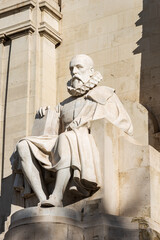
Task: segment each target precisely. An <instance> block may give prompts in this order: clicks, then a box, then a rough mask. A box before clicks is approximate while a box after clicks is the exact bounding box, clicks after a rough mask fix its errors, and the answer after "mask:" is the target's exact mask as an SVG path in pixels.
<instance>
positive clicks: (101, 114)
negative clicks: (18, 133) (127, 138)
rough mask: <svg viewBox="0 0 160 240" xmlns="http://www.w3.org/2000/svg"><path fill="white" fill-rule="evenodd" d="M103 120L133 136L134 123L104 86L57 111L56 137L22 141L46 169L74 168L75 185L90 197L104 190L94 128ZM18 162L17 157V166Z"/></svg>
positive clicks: (54, 121)
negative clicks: (92, 126)
mask: <svg viewBox="0 0 160 240" xmlns="http://www.w3.org/2000/svg"><path fill="white" fill-rule="evenodd" d="M102 118H105V119H106V120H108V121H109V122H111V123H112V124H113V125H115V126H117V127H119V128H120V129H122V130H124V131H125V132H126V133H128V134H132V131H133V129H132V124H131V120H130V118H129V116H128V114H127V112H126V110H125V109H124V107H123V105H122V103H121V102H120V100H119V99H118V97H117V95H116V94H115V93H114V90H113V89H111V88H109V87H105V86H100V87H95V88H94V89H92V90H90V91H89V92H88V93H87V94H86V95H84V96H81V97H70V98H68V99H66V100H65V101H63V102H62V103H60V104H59V105H58V106H57V107H56V108H55V112H54V117H53V121H52V129H53V132H54V135H49V136H38V137H36V136H31V137H26V138H23V139H21V140H24V139H25V140H26V141H27V143H28V145H29V146H30V149H31V152H32V153H33V155H34V157H35V159H37V161H39V163H40V165H41V166H42V167H43V168H44V169H47V170H49V171H53V172H56V171H57V170H60V169H62V168H67V167H70V168H71V170H72V172H73V175H72V176H73V180H74V184H75V185H76V186H77V187H78V189H81V190H82V191H81V193H82V192H83V193H84V195H85V194H86V195H87V193H90V191H95V190H97V189H98V188H99V187H100V186H101V172H100V159H99V153H98V150H97V147H96V144H95V141H94V139H93V136H92V132H90V126H91V122H92V121H94V120H98V119H102ZM21 140H20V141H21ZM16 161H18V156H17V155H16V154H15V158H14V163H15V162H16ZM83 189H84V191H83Z"/></svg>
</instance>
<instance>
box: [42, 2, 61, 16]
mask: <svg viewBox="0 0 160 240" xmlns="http://www.w3.org/2000/svg"><path fill="white" fill-rule="evenodd" d="M39 8H40V9H41V11H45V12H47V13H48V14H50V15H51V16H52V17H54V18H56V19H57V20H61V19H62V14H61V13H60V12H59V11H57V9H55V8H54V7H52V6H51V5H50V4H49V3H48V2H47V1H43V2H40V3H39Z"/></svg>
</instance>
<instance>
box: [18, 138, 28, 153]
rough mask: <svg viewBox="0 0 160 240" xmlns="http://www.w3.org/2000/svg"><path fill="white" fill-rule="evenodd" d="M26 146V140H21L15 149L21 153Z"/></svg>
mask: <svg viewBox="0 0 160 240" xmlns="http://www.w3.org/2000/svg"><path fill="white" fill-rule="evenodd" d="M26 148H28V144H27V142H26V140H22V141H20V142H19V143H18V144H17V150H18V152H19V153H22V152H23V151H24V150H25V149H26Z"/></svg>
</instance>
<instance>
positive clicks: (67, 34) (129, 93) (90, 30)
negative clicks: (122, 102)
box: [56, 0, 143, 101]
mask: <svg viewBox="0 0 160 240" xmlns="http://www.w3.org/2000/svg"><path fill="white" fill-rule="evenodd" d="M142 8H143V5H142V1H141V0H140V1H139V0H138V1H137V0H133V1H128V0H124V1H120V0H114V1H112V0H107V1H106V0H102V1H96V0H81V1H72V0H65V1H62V14H63V20H62V29H63V42H62V44H61V46H59V48H58V49H57V52H56V53H57V81H58V83H57V84H58V101H59V100H62V99H63V98H64V97H66V96H67V93H66V89H65V83H66V81H67V80H68V79H69V71H68V61H69V60H70V59H71V57H72V56H74V55H75V54H79V53H85V54H88V55H90V56H91V57H92V58H93V60H94V62H95V69H97V70H99V71H100V72H101V74H102V75H103V78H104V80H103V83H102V84H103V85H107V86H110V87H113V88H115V89H116V92H117V94H118V95H119V96H120V97H121V99H127V100H131V101H138V100H139V88H138V86H139V80H140V67H141V65H140V64H141V54H137V55H135V54H134V53H133V51H134V50H135V49H136V48H137V44H136V42H137V41H138V40H139V39H140V38H141V36H142V27H141V26H136V25H135V23H136V21H137V20H138V19H139V16H138V14H139V13H140V12H141V11H142Z"/></svg>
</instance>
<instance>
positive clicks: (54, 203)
mask: <svg viewBox="0 0 160 240" xmlns="http://www.w3.org/2000/svg"><path fill="white" fill-rule="evenodd" d="M40 205H41V207H63V203H62V200H59V199H57V197H55V196H51V197H49V199H48V200H44V201H42V202H41V203H40Z"/></svg>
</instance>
